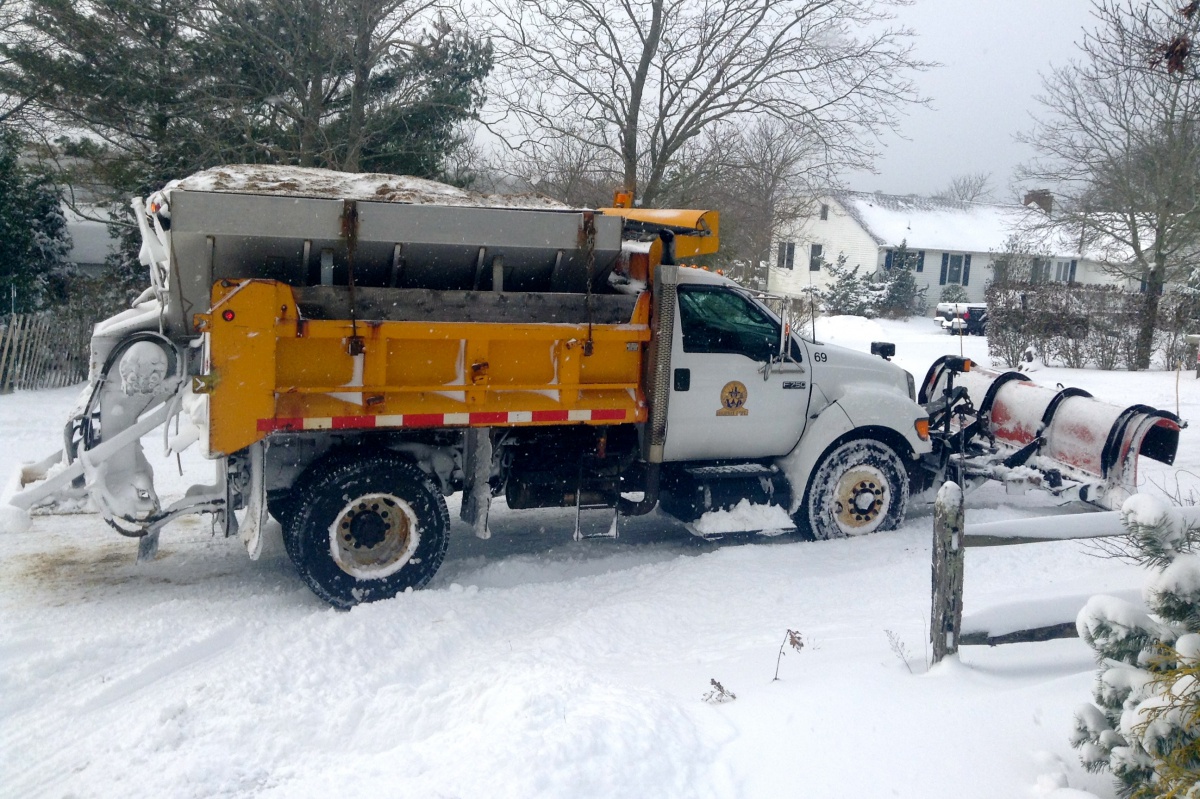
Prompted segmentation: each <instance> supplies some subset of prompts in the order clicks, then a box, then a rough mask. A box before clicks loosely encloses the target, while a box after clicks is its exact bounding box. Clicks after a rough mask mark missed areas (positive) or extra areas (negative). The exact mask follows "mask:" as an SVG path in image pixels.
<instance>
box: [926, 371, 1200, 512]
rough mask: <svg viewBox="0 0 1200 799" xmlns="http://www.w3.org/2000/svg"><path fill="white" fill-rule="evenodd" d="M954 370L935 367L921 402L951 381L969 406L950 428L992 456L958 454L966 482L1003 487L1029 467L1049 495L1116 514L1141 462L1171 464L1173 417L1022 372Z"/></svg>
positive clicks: (1175, 438) (1175, 433) (1175, 437)
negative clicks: (974, 479)
mask: <svg viewBox="0 0 1200 799" xmlns="http://www.w3.org/2000/svg"><path fill="white" fill-rule="evenodd" d="M953 365H954V364H953V359H940V360H939V361H937V362H935V363H934V365H933V366H932V367H931V368H930V370H929V374H928V375H927V376H926V379H925V382H924V384H923V385H922V388H921V395H922V401H923V402H932V401H936V400H937V399H938V398H940V397H942V396H944V394H945V390H946V387H947V385H950V384H951V381H952V384H953V385H954V386H959V387H962V388H963V389H965V390H966V394H967V398H966V399H967V400H968V402H965V403H962V404H961V406H960V407H962V408H963V409H964V410H965V411H966V413H961V414H960V413H956V414H954V415H953V416H952V418H951V420H950V428H951V430H952V431H954V432H956V433H958V432H966V431H968V430H969V431H970V435H971V436H973V437H975V438H976V439H981V438H984V439H987V440H988V442H989V444H990V445H992V446H994V448H995V450H996V452H997V456H994V457H991V458H986V457H980V456H979V454H978V452H976V453H970V452H964V453H963V454H964V457H966V458H969V459H970V462H968V464H967V472H968V474H975V475H978V476H984V477H991V478H995V479H1002V480H1003V479H1007V478H1008V476H1009V474H1010V473H1011V470H1013V469H1015V468H1018V467H1028V468H1032V469H1034V470H1036V471H1037V472H1039V473H1040V474H1041V475H1042V476H1043V478H1044V479H1045V484H1044V485H1043V487H1046V488H1049V489H1051V490H1053V491H1054V492H1055V493H1058V494H1062V495H1064V496H1070V497H1073V498H1077V499H1081V500H1083V501H1085V502H1090V503H1092V504H1095V505H1100V506H1101V507H1106V508H1109V509H1116V508H1119V507H1120V505H1121V503H1122V502H1123V501H1124V500H1125V498H1126V497H1128V496H1129V495H1130V494H1133V493H1136V491H1137V486H1138V477H1137V461H1138V456H1139V455H1145V456H1146V457H1148V458H1152V459H1154V460H1157V461H1161V462H1162V463H1166V464H1168V465H1169V464H1171V463H1173V462H1174V461H1175V453H1176V450H1177V449H1178V446H1179V430H1180V427H1181V425H1182V423H1181V422H1180V420H1179V417H1177V416H1175V414H1173V413H1170V412H1168V411H1161V410H1158V409H1156V408H1151V407H1150V406H1148V405H1131V406H1128V407H1122V406H1120V405H1113V404H1111V403H1108V402H1104V401H1103V400H1100V399H1097V398H1095V397H1093V396H1092V395H1091V394H1089V393H1088V392H1086V391H1084V390H1083V389H1079V388H1062V387H1061V385H1060V386H1059V387H1057V388H1047V387H1045V386H1039V385H1036V384H1034V383H1033V382H1032V381H1031V380H1030V379H1029V378H1028V377H1026V376H1025V375H1023V374H1021V373H1020V372H997V371H994V370H991V369H985V368H981V367H979V366H977V365H972V366H971V368H970V370H969V371H964V372H959V371H952V369H951V367H952V366H953ZM1027 470H1028V469H1026V471H1027Z"/></svg>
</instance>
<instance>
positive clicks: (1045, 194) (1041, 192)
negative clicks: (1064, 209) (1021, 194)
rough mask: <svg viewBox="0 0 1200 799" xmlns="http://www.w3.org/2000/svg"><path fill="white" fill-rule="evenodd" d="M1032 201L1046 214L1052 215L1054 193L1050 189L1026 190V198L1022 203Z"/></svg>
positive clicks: (1026, 203) (1025, 203)
mask: <svg viewBox="0 0 1200 799" xmlns="http://www.w3.org/2000/svg"><path fill="white" fill-rule="evenodd" d="M1030 203H1033V204H1034V205H1036V206H1037V207H1038V208H1041V209H1042V212H1043V213H1045V214H1046V216H1050V211H1051V210H1052V209H1053V208H1054V195H1053V194H1051V193H1050V190H1049V189H1034V190H1033V191H1027V192H1025V199H1024V200H1022V201H1021V204H1022V205H1029V204H1030Z"/></svg>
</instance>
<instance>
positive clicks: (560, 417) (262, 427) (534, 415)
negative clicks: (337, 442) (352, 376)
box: [257, 408, 628, 433]
mask: <svg viewBox="0 0 1200 799" xmlns="http://www.w3.org/2000/svg"><path fill="white" fill-rule="evenodd" d="M513 413H529V414H530V417H531V420H532V421H533V422H538V423H546V422H567V421H570V420H571V414H572V413H575V414H576V415H577V416H578V415H579V414H580V413H581V411H515V412H513ZM582 413H583V414H586V417H585V418H584V419H579V421H587V420H590V421H594V422H614V421H623V420H624V419H625V418H626V417H627V416H628V413H627V412H626V411H625V410H623V409H619V408H617V409H611V408H610V409H601V410H592V411H589V410H582ZM447 416H451V417H461V416H462V414H457V413H456V414H442V413H406V414H404V416H403V423H402V426H403V427H442V426H444V425H446V424H447V422H446V417H447ZM313 418H316V417H313ZM392 418H393V419H394V418H395V417H394V416H392ZM510 418H511V417H510V413H509V412H508V411H487V412H478V413H471V414H467V419H468V424H471V425H504V424H509V419H510ZM376 420H377V417H376V416H334V417H332V418H331V420H330V429H333V430H354V429H360V428H372V427H375V425H376ZM304 422H305V419H304V418H302V417H281V418H276V419H259V420H258V422H257V427H258V432H260V433H271V432H274V431H276V430H286V431H290V430H303V429H304ZM386 424H392V423H390V422H389V423H386Z"/></svg>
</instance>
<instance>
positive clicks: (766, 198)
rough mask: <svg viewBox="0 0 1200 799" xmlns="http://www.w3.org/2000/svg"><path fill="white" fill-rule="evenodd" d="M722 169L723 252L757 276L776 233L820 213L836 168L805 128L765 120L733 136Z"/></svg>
mask: <svg viewBox="0 0 1200 799" xmlns="http://www.w3.org/2000/svg"><path fill="white" fill-rule="evenodd" d="M722 171H723V172H724V173H725V176H724V179H723V180H722V181H721V182H720V184H719V185H721V186H722V187H723V189H724V196H723V197H722V198H721V199H720V201H719V202H720V204H719V206H718V207H720V208H721V209H722V223H721V229H722V236H721V238H722V242H723V243H722V251H723V252H725V253H726V254H727V255H728V256H729V257H730V258H732V259H735V260H736V261H738V262H740V263H742V264H744V265H745V267H746V268H747V270H748V271H749V273H750V274H757V273H758V269H759V265H760V264H762V263H763V262H770V260H771V246H772V244H773V242H774V241H775V238H776V233H777V231H779V230H780V228H782V227H785V226H787V225H789V224H791V223H793V222H795V221H797V220H799V219H801V218H802V217H805V216H810V215H812V214H813V213H814V212H815V211H816V205H815V199H814V198H816V197H817V196H818V195H819V194H820V193H822V192H823V191H826V190H828V188H829V187H831V186H833V185H835V184H836V173H837V167H836V166H835V165H832V164H830V163H829V161H828V159H827V156H826V152H825V149H824V147H823V146H822V143H821V142H820V141H819V140H816V139H814V138H813V137H812V136H811V135H810V134H809V131H807V130H806V129H805V128H804V127H802V126H793V125H789V124H787V123H786V122H783V121H780V120H777V119H770V118H760V119H758V120H757V121H755V122H754V123H752V124H750V125H749V126H747V127H746V128H744V129H738V130H737V131H736V133H735V134H734V135H733V136H732V142H731V144H730V146H729V154H728V157H727V158H726V159H725V162H724V164H723V166H722ZM739 276H741V275H739ZM749 276H750V275H749V274H747V275H745V277H749Z"/></svg>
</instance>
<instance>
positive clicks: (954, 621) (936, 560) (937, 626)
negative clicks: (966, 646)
mask: <svg viewBox="0 0 1200 799" xmlns="http://www.w3.org/2000/svg"><path fill="white" fill-rule="evenodd" d="M963 521H964V519H963V494H962V489H961V488H959V487H958V484H957V483H953V482H949V481H947V482H946V483H944V484H943V485H942V487H941V489H939V490H938V495H937V500H935V502H934V510H933V609H932V612H931V614H930V621H929V640H930V643H931V644H932V645H933V662H934V663H940V662H941V661H942V659H943V658H944V657H946V655H953V654H955V653H957V652H958V643H959V641H958V639H959V631H960V630H961V628H962V594H963V549H964V547H963Z"/></svg>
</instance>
